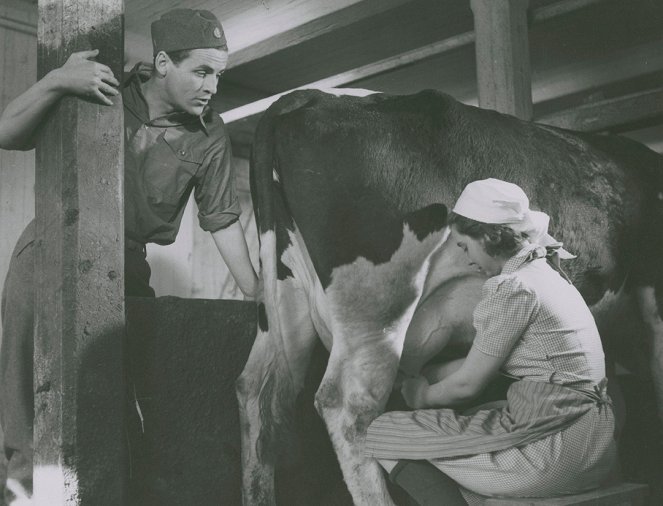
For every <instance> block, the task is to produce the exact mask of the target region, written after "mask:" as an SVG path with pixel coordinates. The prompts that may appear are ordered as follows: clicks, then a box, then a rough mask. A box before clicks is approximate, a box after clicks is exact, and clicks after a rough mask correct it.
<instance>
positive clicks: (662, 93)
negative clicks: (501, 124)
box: [536, 88, 663, 132]
mask: <svg viewBox="0 0 663 506" xmlns="http://www.w3.org/2000/svg"><path fill="white" fill-rule="evenodd" d="M661 104H663V88H657V89H653V90H647V91H642V92H639V93H632V94H630V95H625V96H623V97H617V98H612V99H609V100H601V101H598V102H594V103H591V104H585V105H582V106H580V107H576V108H573V109H568V110H565V111H560V112H556V113H554V114H549V115H547V116H543V117H541V118H538V119H537V120H536V121H537V122H538V123H544V124H546V125H550V126H555V127H560V128H568V129H570V130H581V131H585V132H598V131H602V130H615V129H619V128H620V127H622V128H623V127H624V126H625V125H632V124H636V123H642V122H645V121H649V120H652V119H655V118H660V117H663V109H662V108H661Z"/></svg>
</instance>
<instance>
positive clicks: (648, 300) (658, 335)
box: [637, 286, 663, 423]
mask: <svg viewBox="0 0 663 506" xmlns="http://www.w3.org/2000/svg"><path fill="white" fill-rule="evenodd" d="M660 292H661V290H660V289H657V288H654V287H653V286H645V287H640V288H638V291H637V294H638V306H639V309H640V312H641V314H642V318H643V321H644V323H645V328H646V331H647V334H648V335H647V337H648V341H649V344H650V353H651V355H650V356H651V363H650V370H651V375H652V380H653V383H654V391H655V392H656V407H657V409H658V418H659V420H660V421H661V423H663V315H662V312H663V310H662V306H663V301H662V300H660V299H661V297H662V294H661V293H660ZM657 299H658V300H657Z"/></svg>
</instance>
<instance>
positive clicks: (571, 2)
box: [221, 0, 606, 123]
mask: <svg viewBox="0 0 663 506" xmlns="http://www.w3.org/2000/svg"><path fill="white" fill-rule="evenodd" d="M605 1H606V0H563V1H561V2H557V3H555V4H551V5H548V6H546V7H541V8H539V9H536V10H534V12H533V13H532V20H533V21H534V22H539V21H545V20H547V19H551V18H553V17H555V16H560V15H562V14H566V13H568V12H572V11H574V10H577V9H580V8H584V7H588V6H590V5H594V4H598V3H601V2H605ZM474 40H475V37H474V32H464V33H460V34H458V35H454V36H453V37H449V38H447V39H444V40H441V41H438V42H435V43H433V44H429V45H427V46H424V47H420V48H417V49H413V50H411V51H406V52H404V53H400V54H397V55H394V56H391V57H389V58H385V59H383V60H379V61H377V62H374V63H370V64H368V65H363V66H361V67H357V68H354V69H350V70H348V71H346V72H341V73H340V74H335V75H333V76H329V77H326V78H324V79H320V80H318V81H315V82H312V83H308V84H304V85H302V86H300V87H298V88H293V89H291V90H287V91H284V92H282V93H277V94H275V95H272V96H270V97H266V98H263V99H260V100H256V101H255V102H251V103H249V104H245V105H243V106H240V107H236V108H235V109H231V110H229V111H226V112H224V113H222V114H221V117H222V118H223V120H224V121H225V122H226V123H232V122H234V121H239V120H241V119H244V118H248V117H250V116H253V115H256V114H260V113H262V112H264V111H265V110H267V108H268V107H269V106H270V105H272V104H273V103H274V102H276V100H278V99H279V98H280V97H282V96H283V95H286V94H288V93H290V92H292V91H295V90H300V89H308V88H314V89H328V88H335V87H340V86H345V85H348V84H351V83H353V82H356V81H360V80H362V79H367V78H369V77H373V76H376V75H378V74H382V73H386V72H389V71H391V70H396V69H398V68H401V67H404V66H407V65H412V64H414V63H418V62H420V61H422V60H425V59H427V58H432V57H434V56H438V55H440V54H442V53H445V52H447V51H451V50H453V49H456V48H458V47H461V46H464V45H467V44H471V43H473V42H474Z"/></svg>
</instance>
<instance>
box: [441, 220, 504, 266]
mask: <svg viewBox="0 0 663 506" xmlns="http://www.w3.org/2000/svg"><path fill="white" fill-rule="evenodd" d="M449 240H450V241H452V244H456V246H458V247H459V248H461V249H462V250H463V251H464V252H465V255H466V256H467V259H468V261H469V265H471V266H472V267H476V268H477V269H478V270H479V271H480V272H483V273H484V274H485V275H486V276H488V277H492V276H497V275H498V274H499V273H500V272H502V268H503V267H504V264H505V263H506V259H503V258H500V257H492V256H490V255H489V254H488V253H486V249H485V243H486V240H485V238H480V239H474V238H473V237H470V236H469V235H465V234H461V233H460V232H459V231H458V229H457V228H456V227H455V226H452V227H451V234H450V235H449Z"/></svg>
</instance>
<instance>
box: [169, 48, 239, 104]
mask: <svg viewBox="0 0 663 506" xmlns="http://www.w3.org/2000/svg"><path fill="white" fill-rule="evenodd" d="M227 64H228V51H223V50H221V49H214V48H207V49H192V50H191V52H190V54H189V56H188V57H187V58H185V59H184V60H182V61H181V62H179V63H177V64H175V63H173V62H172V61H171V60H170V59H168V62H167V63H166V65H167V67H166V69H167V72H166V75H165V79H166V83H165V84H166V86H165V90H166V95H167V96H166V97H165V98H166V100H167V101H168V102H169V104H170V106H171V107H172V108H173V109H174V110H175V111H183V112H188V113H189V114H193V115H196V116H199V115H200V114H201V113H202V112H203V109H204V108H205V106H206V105H207V103H208V102H209V100H210V98H211V97H212V95H214V94H215V93H216V87H217V85H218V84H219V78H220V77H221V74H223V71H224V70H225V69H226V65H227Z"/></svg>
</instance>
